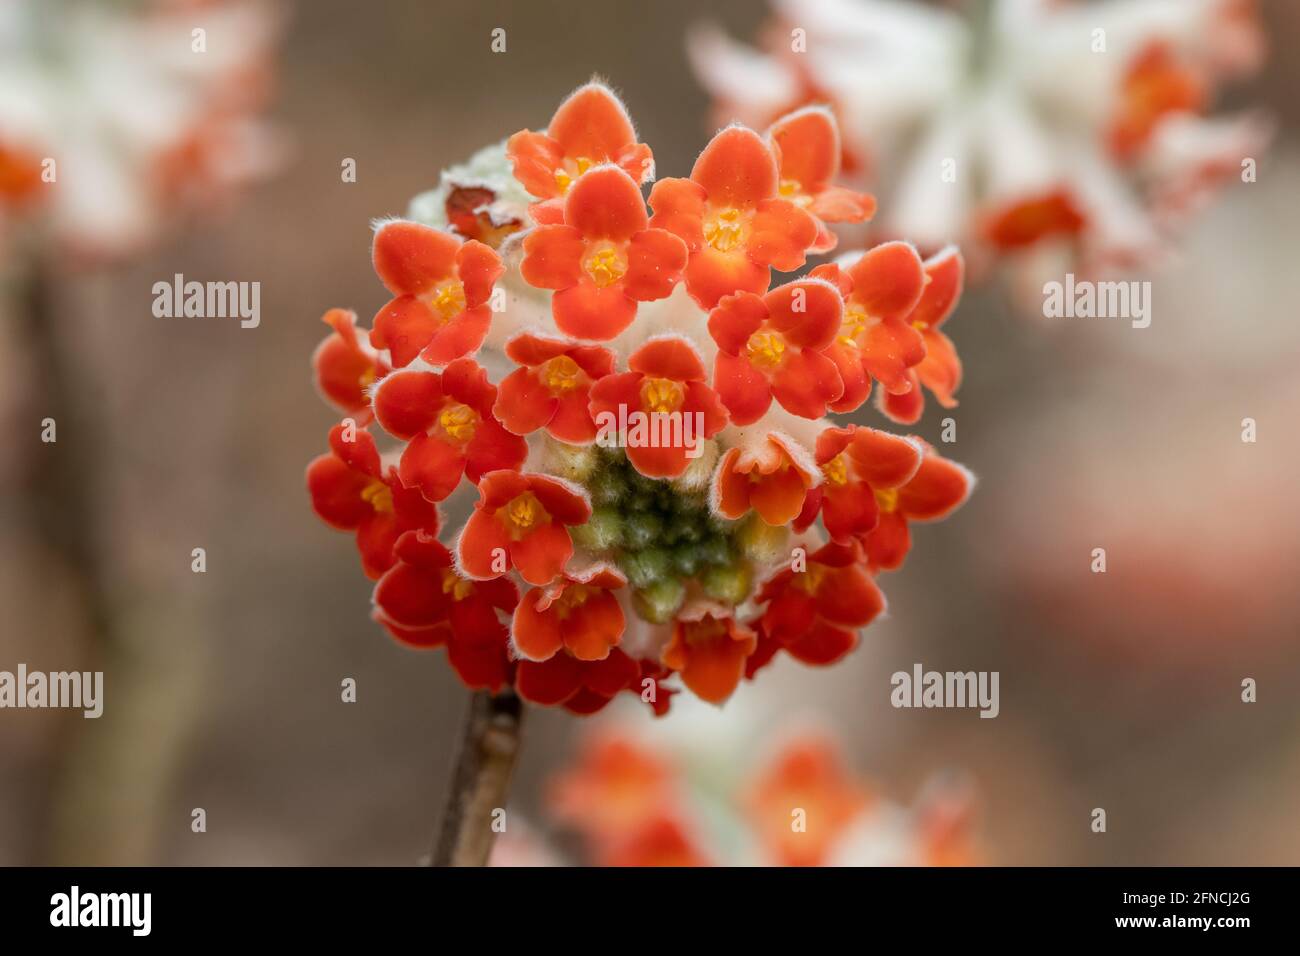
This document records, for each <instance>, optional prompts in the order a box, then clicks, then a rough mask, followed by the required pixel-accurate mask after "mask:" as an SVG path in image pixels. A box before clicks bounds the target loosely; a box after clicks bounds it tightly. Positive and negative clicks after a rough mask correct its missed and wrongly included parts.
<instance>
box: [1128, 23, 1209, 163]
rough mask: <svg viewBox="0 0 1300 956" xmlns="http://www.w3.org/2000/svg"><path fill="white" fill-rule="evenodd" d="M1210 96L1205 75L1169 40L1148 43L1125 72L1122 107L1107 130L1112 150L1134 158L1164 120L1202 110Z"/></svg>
mask: <svg viewBox="0 0 1300 956" xmlns="http://www.w3.org/2000/svg"><path fill="white" fill-rule="evenodd" d="M1208 99H1209V89H1208V83H1207V82H1206V78H1205V77H1204V76H1202V75H1200V74H1199V73H1197V71H1196V70H1194V69H1192V68H1191V67H1190V66H1188V65H1187V64H1185V63H1181V62H1179V60H1178V57H1177V56H1176V55H1175V54H1174V51H1173V50H1172V49H1171V48H1170V46H1169V44H1168V43H1165V42H1161V41H1155V42H1152V43H1150V44H1148V45H1147V46H1146V47H1145V48H1144V49H1143V50H1142V52H1141V53H1139V54H1138V55H1137V56H1136V57H1134V59H1133V62H1132V63H1131V64H1130V65H1129V67H1128V69H1127V70H1126V71H1125V73H1124V80H1123V84H1122V85H1121V87H1120V96H1119V109H1118V110H1117V111H1116V115H1115V116H1114V117H1113V118H1112V119H1111V123H1110V129H1109V130H1108V131H1107V133H1106V139H1107V143H1108V145H1109V147H1110V151H1111V152H1112V153H1113V154H1114V156H1115V157H1116V158H1117V159H1119V160H1120V161H1129V160H1132V159H1134V158H1135V157H1136V156H1137V155H1138V154H1139V153H1140V152H1141V151H1142V148H1143V147H1144V146H1146V144H1147V143H1148V142H1150V140H1151V135H1152V133H1154V132H1155V129H1156V127H1157V126H1158V125H1159V124H1160V122H1161V120H1163V119H1165V118H1166V117H1168V116H1170V115H1172V114H1174V113H1199V112H1201V111H1202V110H1204V109H1205V106H1206V103H1207V101H1208Z"/></svg>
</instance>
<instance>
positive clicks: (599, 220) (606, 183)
mask: <svg viewBox="0 0 1300 956" xmlns="http://www.w3.org/2000/svg"><path fill="white" fill-rule="evenodd" d="M564 221H565V223H567V224H568V225H570V226H573V227H574V228H576V229H578V230H579V231H580V232H581V233H582V234H583V236H584V237H586V238H587V239H608V240H611V241H613V242H623V241H626V240H627V239H630V238H631V237H632V234H633V233H636V232H640V231H641V230H642V229H645V228H646V226H647V224H648V223H649V217H648V216H647V215H646V211H645V200H644V199H642V198H641V188H640V187H639V186H637V184H636V183H634V182H633V181H632V177H631V176H629V175H628V174H627V173H625V172H623V170H621V169H619V168H618V167H617V166H597V167H596V168H594V169H591V170H588V171H587V172H585V173H583V174H582V175H581V176H579V177H578V180H577V182H575V183H574V184H573V188H571V189H570V190H569V195H568V196H567V197H566V198H565V200H564Z"/></svg>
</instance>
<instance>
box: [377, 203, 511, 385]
mask: <svg viewBox="0 0 1300 956" xmlns="http://www.w3.org/2000/svg"><path fill="white" fill-rule="evenodd" d="M373 258H374V264H375V272H376V273H377V274H378V276H379V278H380V281H382V282H383V283H384V285H385V286H386V287H387V288H388V290H389V291H390V292H392V293H393V295H394V296H395V298H393V299H392V300H390V301H389V302H388V304H387V305H385V306H384V307H383V308H382V309H380V310H379V312H378V313H377V314H376V315H375V322H374V328H373V329H372V330H371V332H370V344H371V345H373V346H374V347H375V348H377V349H388V350H389V353H390V354H391V355H392V358H393V365H395V366H396V367H397V368H401V367H402V366H404V365H408V364H410V362H411V360H412V359H414V358H415V357H416V356H417V355H419V356H420V357H421V358H423V359H424V360H425V361H426V362H428V363H429V364H431V365H446V364H447V363H448V362H450V361H452V360H453V359H458V358H460V357H461V356H463V355H468V354H469V353H471V352H473V351H475V350H476V349H477V348H478V347H479V346H480V345H482V344H483V338H484V337H485V336H486V335H487V331H488V326H489V325H490V324H491V322H492V311H491V309H490V308H489V307H488V299H489V298H490V297H491V295H492V286H493V284H494V283H495V282H496V281H497V279H498V278H500V277H501V273H502V272H504V271H505V267H504V266H502V264H501V259H500V257H498V256H497V254H496V253H495V252H493V251H492V249H491V248H490V247H488V246H486V245H484V244H483V243H481V242H478V241H476V240H474V239H471V240H469V241H467V242H461V241H460V240H459V239H457V238H456V237H455V236H453V235H451V234H449V233H446V232H439V231H438V230H437V229H433V228H431V227H429V226H424V225H421V224H419V223H415V222H405V221H402V220H395V221H392V222H386V223H384V224H383V225H381V226H380V227H379V228H378V229H377V230H376V231H375V243H374V250H373Z"/></svg>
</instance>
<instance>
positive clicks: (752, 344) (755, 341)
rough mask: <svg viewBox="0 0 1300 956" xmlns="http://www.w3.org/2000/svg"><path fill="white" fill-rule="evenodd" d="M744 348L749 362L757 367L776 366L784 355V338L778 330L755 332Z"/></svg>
mask: <svg viewBox="0 0 1300 956" xmlns="http://www.w3.org/2000/svg"><path fill="white" fill-rule="evenodd" d="M745 348H746V350H747V351H748V352H749V362H750V364H751V365H753V366H755V367H757V368H768V369H770V368H776V366H778V365H780V364H781V360H782V358H784V357H785V339H783V338H782V337H781V335H780V333H778V332H766V331H758V332H755V333H754V334H753V335H751V336H750V337H749V341H748V342H747V343H746V345H745Z"/></svg>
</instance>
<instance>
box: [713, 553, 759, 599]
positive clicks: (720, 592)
mask: <svg viewBox="0 0 1300 956" xmlns="http://www.w3.org/2000/svg"><path fill="white" fill-rule="evenodd" d="M752 585H753V573H752V572H751V571H750V569H749V565H748V564H743V563H737V564H733V565H730V566H728V565H714V566H713V567H710V568H707V569H705V571H704V573H703V574H702V575H700V586H701V587H702V588H704V593H705V594H707V595H708V596H709V597H711V598H713V599H714V600H715V601H722V602H723V603H724V604H739V603H740V602H742V601H743V600H745V598H747V597H749V589H750V587H751V586H752Z"/></svg>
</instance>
